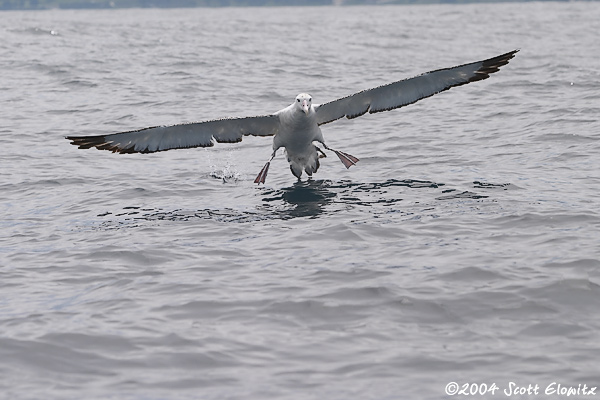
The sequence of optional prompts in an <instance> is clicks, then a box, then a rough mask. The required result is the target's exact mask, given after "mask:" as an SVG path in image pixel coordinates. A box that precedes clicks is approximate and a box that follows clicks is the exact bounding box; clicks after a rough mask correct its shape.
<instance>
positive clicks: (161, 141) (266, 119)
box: [66, 115, 279, 153]
mask: <svg viewBox="0 0 600 400" xmlns="http://www.w3.org/2000/svg"><path fill="white" fill-rule="evenodd" d="M278 130H279V117H278V116H277V115H264V116H259V117H246V118H228V119H218V120H213V121H205V122H195V123H190V124H181V125H172V126H155V127H153V128H146V129H141V130H139V131H131V132H122V133H113V134H110V135H99V136H67V137H66V139H68V140H70V141H71V144H74V145H75V146H79V148H80V149H89V148H91V147H96V148H97V149H99V150H110V151H112V152H118V153H153V152H156V151H165V150H170V149H185V148H190V147H211V146H213V145H214V141H213V139H214V140H215V141H217V142H218V143H235V142H240V141H241V140H242V137H243V136H244V135H254V136H272V135H275V134H276V133H277V132H278Z"/></svg>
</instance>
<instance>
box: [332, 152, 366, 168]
mask: <svg viewBox="0 0 600 400" xmlns="http://www.w3.org/2000/svg"><path fill="white" fill-rule="evenodd" d="M331 150H332V151H333V152H334V153H335V154H336V155H337V156H338V157H339V159H340V161H341V162H342V164H344V166H345V167H346V168H350V167H351V166H353V165H356V163H357V162H359V161H360V160H359V159H358V158H356V157H354V156H353V155H351V154H348V153H344V152H343V151H339V150H333V149H331Z"/></svg>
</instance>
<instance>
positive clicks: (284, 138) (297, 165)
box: [273, 94, 325, 178]
mask: <svg viewBox="0 0 600 400" xmlns="http://www.w3.org/2000/svg"><path fill="white" fill-rule="evenodd" d="M306 98H307V99H311V97H310V96H309V95H307V94H300V95H298V97H297V98H296V99H300V100H301V101H307V102H308V100H306ZM308 103H310V102H308ZM296 104H298V102H297V101H296V102H295V103H293V104H291V105H290V106H288V107H286V108H284V109H283V110H280V111H278V112H276V113H275V115H277V116H278V117H279V121H280V124H281V128H280V129H279V132H278V133H277V135H275V137H274V138H273V151H274V152H276V151H277V150H278V149H280V148H282V147H283V148H285V153H286V156H287V159H288V162H289V163H290V169H291V170H292V173H293V174H294V175H295V176H296V177H298V178H300V176H301V175H302V170H304V171H305V172H306V173H307V174H308V175H312V174H313V173H314V172H317V169H318V168H319V153H318V151H317V148H316V147H315V145H314V144H313V142H319V143H322V144H325V139H323V133H322V132H321V128H319V124H318V123H317V113H316V112H315V109H314V107H313V106H312V104H309V105H308V107H307V110H308V111H306V112H305V111H304V110H302V109H300V108H299V107H298V106H297V105H296ZM299 133H301V134H299Z"/></svg>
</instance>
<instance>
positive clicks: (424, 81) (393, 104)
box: [315, 50, 518, 125]
mask: <svg viewBox="0 0 600 400" xmlns="http://www.w3.org/2000/svg"><path fill="white" fill-rule="evenodd" d="M517 51H518V50H516V51H512V52H510V53H506V54H503V55H501V56H498V57H494V58H490V59H488V60H484V61H478V62H474V63H471V64H465V65H460V66H457V67H453V68H447V69H440V70H437V71H431V72H427V73H424V74H422V75H419V76H416V77H414V78H409V79H404V80H401V81H397V82H393V83H390V84H387V85H383V86H379V87H377V88H374V89H368V90H364V91H362V92H358V93H356V94H353V95H351V96H348V97H343V98H341V99H337V100H334V101H332V102H329V103H325V104H321V105H319V106H318V107H315V108H316V111H317V120H318V123H319V125H322V124H326V123H328V122H332V121H335V120H337V119H340V118H342V117H346V118H356V117H359V116H361V115H363V114H365V113H366V112H369V113H371V114H372V113H376V112H380V111H389V110H393V109H395V108H399V107H402V106H406V105H409V104H412V103H414V102H416V101H419V100H421V99H424V98H426V97H430V96H433V95H434V94H436V93H439V92H442V91H444V90H448V89H450V88H451V87H454V86H460V85H464V84H467V83H469V82H474V81H478V80H482V79H486V78H489V74H491V73H493V72H496V71H498V69H499V67H501V66H502V65H505V64H507V63H508V60H510V59H511V58H513V57H514V54H515V53H516V52H517Z"/></svg>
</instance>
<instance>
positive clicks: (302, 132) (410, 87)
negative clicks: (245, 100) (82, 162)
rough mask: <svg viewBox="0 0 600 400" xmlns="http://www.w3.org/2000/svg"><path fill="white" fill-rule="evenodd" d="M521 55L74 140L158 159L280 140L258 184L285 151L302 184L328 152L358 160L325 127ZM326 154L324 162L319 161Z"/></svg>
mask: <svg viewBox="0 0 600 400" xmlns="http://www.w3.org/2000/svg"><path fill="white" fill-rule="evenodd" d="M517 51H519V50H514V51H511V52H509V53H506V54H502V55H500V56H497V57H493V58H489V59H487V60H483V61H477V62H473V63H470V64H464V65H459V66H456V67H452V68H445V69H439V70H435V71H431V72H426V73H424V74H421V75H418V76H416V77H414V78H409V79H404V80H400V81H397V82H393V83H389V84H386V85H383V86H379V87H376V88H373V89H367V90H363V91H362V92H358V93H355V94H353V95H350V96H347V97H342V98H340V99H337V100H333V101H330V102H329V103H324V104H314V103H313V102H312V96H311V95H309V94H306V93H301V94H299V95H298V96H296V99H295V100H294V102H293V103H292V104H290V105H289V106H287V107H286V108H284V109H282V110H279V111H277V112H276V113H274V114H270V115H262V116H255V117H242V118H224V119H217V120H212V121H204V122H195V123H187V124H180V125H172V126H156V127H152V128H145V129H140V130H137V131H130V132H121V133H114V134H110V135H99V136H68V137H66V139H68V140H70V141H71V144H73V145H76V146H79V148H80V149H89V148H91V147H96V148H97V149H99V150H110V151H112V152H118V153H154V152H157V151H164V150H170V149H185V148H190V147H211V146H213V145H214V141H216V142H218V143H236V142H240V141H241V140H242V137H243V136H244V135H253V136H274V138H273V153H272V154H271V158H270V159H269V161H267V163H266V164H265V166H264V167H263V168H262V170H261V171H260V173H259V174H258V176H257V177H256V179H255V180H254V183H258V184H260V183H265V179H266V177H267V172H268V171H269V165H270V163H271V161H272V160H273V158H275V155H276V153H277V150H278V149H280V148H282V147H283V148H285V152H286V155H287V159H288V162H289V164H290V169H291V170H292V173H293V174H294V176H296V177H297V178H298V179H300V177H301V176H302V170H304V171H305V172H306V173H307V174H308V175H309V176H312V174H313V173H315V172H317V170H318V169H319V158H320V156H321V157H324V156H325V153H324V152H323V150H322V149H321V148H320V147H318V146H317V145H316V144H315V143H320V144H321V145H322V146H323V148H324V149H326V150H330V151H333V152H334V153H335V154H336V155H337V156H338V157H339V159H340V160H341V161H342V163H343V164H344V166H345V167H346V168H350V167H351V166H352V165H355V164H356V163H357V162H358V158H356V157H354V156H352V155H350V154H348V153H344V152H342V151H339V150H334V149H331V148H330V147H329V146H327V145H326V144H325V139H324V138H323V133H322V132H321V128H320V126H321V125H323V124H327V123H329V122H332V121H335V120H337V119H340V118H342V117H346V118H349V119H350V118H356V117H360V116H361V115H363V114H365V113H367V112H369V113H371V114H372V113H376V112H380V111H389V110H393V109H395V108H399V107H402V106H406V105H409V104H412V103H414V102H416V101H418V100H421V99H424V98H426V97H430V96H433V95H434V94H436V93H440V92H443V91H444V90H448V89H450V88H451V87H454V86H460V85H464V84H467V83H470V82H475V81H479V80H482V79H487V78H489V76H490V74H492V73H494V72H496V71H498V69H499V68H500V67H501V66H503V65H506V64H507V63H508V61H509V60H510V59H511V58H513V57H514V56H515V54H516V53H517ZM319 154H320V156H319Z"/></svg>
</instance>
